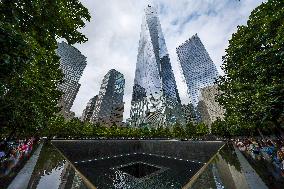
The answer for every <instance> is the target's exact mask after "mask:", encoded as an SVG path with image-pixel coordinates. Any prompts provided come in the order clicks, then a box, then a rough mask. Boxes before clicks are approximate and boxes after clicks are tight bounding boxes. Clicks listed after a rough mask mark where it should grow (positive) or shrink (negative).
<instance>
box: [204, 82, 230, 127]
mask: <svg viewBox="0 0 284 189" xmlns="http://www.w3.org/2000/svg"><path fill="white" fill-rule="evenodd" d="M218 95H221V92H220V91H219V90H218V86H217V85H212V86H207V87H204V88H202V89H201V90H200V98H199V102H202V103H201V104H204V108H205V109H206V111H207V116H204V115H203V114H201V115H202V116H201V117H202V121H203V122H204V123H206V124H207V125H208V126H209V128H210V126H211V124H212V123H213V122H214V121H216V120H217V118H220V119H223V118H224V114H225V109H224V108H223V107H222V106H221V105H220V104H219V103H218V102H217V100H216V98H217V96H218ZM200 112H202V110H201V111H200Z"/></svg>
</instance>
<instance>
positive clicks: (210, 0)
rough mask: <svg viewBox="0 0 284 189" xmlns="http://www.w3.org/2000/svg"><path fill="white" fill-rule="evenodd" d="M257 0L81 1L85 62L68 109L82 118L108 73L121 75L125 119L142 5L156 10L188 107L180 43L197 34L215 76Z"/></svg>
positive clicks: (258, 3) (130, 93) (258, 0)
mask: <svg viewBox="0 0 284 189" xmlns="http://www.w3.org/2000/svg"><path fill="white" fill-rule="evenodd" d="M262 2H263V1H262V0H240V1H239V0H153V1H143V0H104V1H101V0H82V3H83V4H84V5H85V6H86V7H87V8H88V9H89V12H90V13H91V16H92V19H91V22H89V23H87V24H86V27H85V28H83V29H82V30H81V31H82V32H83V33H84V34H85V35H86V36H87V37H88V39H89V40H88V42H86V43H84V44H76V45H75V47H76V48H78V49H79V50H80V51H81V52H82V54H84V55H85V56H86V57H87V67H86V68H85V70H84V73H83V76H82V78H81V80H80V83H81V88H80V90H79V92H78V95H77V98H76V100H75V102H74V105H73V107H72V109H71V110H72V111H74V112H75V113H76V116H81V114H82V111H83V109H84V108H85V106H86V104H87V102H88V100H89V99H90V98H92V97H93V96H94V95H97V94H98V93H99V88H100V84H101V81H102V79H103V76H104V75H105V74H106V73H107V72H108V70H110V69H113V68H114V69H116V70H118V71H119V72H121V73H123V74H124V77H125V80H126V86H125V94H124V102H125V112H124V120H125V119H126V118H128V117H129V111H130V101H131V95H132V86H133V81H134V74H135V66H136V58H137V57H136V56H137V50H138V42H139V35H140V28H141V22H142V17H143V9H144V7H145V6H146V5H147V4H149V3H150V4H153V3H154V4H156V5H157V6H158V7H159V18H160V22H161V26H162V30H163V33H164V37H165V41H166V45H167V48H168V52H169V55H170V59H171V63H172V67H173V71H174V74H175V78H176V81H177V86H178V91H179V93H180V96H181V99H182V102H183V103H187V102H188V99H189V97H188V95H187V92H186V85H185V84H184V82H183V78H182V75H181V72H180V67H179V63H178V61H177V55H176V52H175V49H176V47H178V46H179V45H180V44H181V43H183V42H184V41H185V40H187V39H188V38H190V37H191V36H192V35H194V34H195V33H197V34H198V36H199V37H200V39H201V40H202V42H203V44H204V46H205V48H206V49H207V51H208V53H209V55H210V57H211V58H212V60H213V62H214V63H215V65H216V67H217V69H218V71H219V73H220V74H221V75H222V74H223V72H222V70H221V68H220V66H221V64H222V56H224V55H225V49H226V48H227V46H228V40H229V39H230V38H231V36H232V34H233V33H234V32H236V30H237V26H238V25H244V24H246V21H247V19H248V16H249V15H250V12H251V11H252V10H253V9H254V8H255V7H257V6H258V5H260V4H261V3H262Z"/></svg>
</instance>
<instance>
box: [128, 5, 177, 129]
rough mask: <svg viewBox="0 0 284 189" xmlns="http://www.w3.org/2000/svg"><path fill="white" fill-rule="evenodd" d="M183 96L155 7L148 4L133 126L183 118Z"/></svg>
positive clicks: (139, 52) (134, 94)
mask: <svg viewBox="0 0 284 189" xmlns="http://www.w3.org/2000/svg"><path fill="white" fill-rule="evenodd" d="M178 109H180V98H179V94H178V91H177V86H176V81H175V78H174V74H173V71H172V66H171V63H170V58H169V55H168V51H167V47H166V43H165V39H164V36H163V33H162V29H161V25H160V21H159V18H158V13H157V10H156V8H155V7H153V6H150V5H148V6H147V7H146V9H145V16H144V17H143V21H142V25H141V33H140V40H139V47H138V55H137V63H136V72H135V79H134V86H133V94H132V101H131V111H130V118H131V122H132V125H134V126H143V125H154V126H162V125H163V126H165V125H167V124H169V123H174V122H176V121H177V120H179V119H181V117H182V116H180V115H179V113H177V112H178V111H177V110H178Z"/></svg>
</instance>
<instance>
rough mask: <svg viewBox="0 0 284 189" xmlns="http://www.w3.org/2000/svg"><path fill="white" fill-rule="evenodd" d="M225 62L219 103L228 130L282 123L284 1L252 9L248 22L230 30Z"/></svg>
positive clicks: (235, 131)
mask: <svg viewBox="0 0 284 189" xmlns="http://www.w3.org/2000/svg"><path fill="white" fill-rule="evenodd" d="M223 61H224V63H223V70H224V73H225V75H224V76H221V77H220V78H219V79H218V81H217V83H218V86H219V89H220V90H221V91H222V92H223V93H222V94H221V95H220V96H219V99H218V101H219V102H220V104H221V105H223V106H224V108H225V109H226V121H227V122H229V123H230V125H229V124H228V127H230V128H228V130H229V132H230V133H231V134H232V135H238V134H243V132H244V131H249V133H250V134H253V133H255V130H256V129H260V130H267V128H266V127H271V126H274V127H278V128H280V127H283V125H284V123H283V117H284V83H283V81H284V74H283V73H284V1H279V0H268V1H267V2H265V3H262V4H261V5H260V6H259V7H257V8H256V9H254V10H253V11H252V13H251V15H250V17H249V20H248V22H247V26H239V27H238V30H237V32H236V33H235V34H233V36H232V39H231V40H230V41H229V47H228V49H226V55H225V56H224V57H223ZM214 127H215V126H214ZM216 127H222V126H221V125H218V124H217V125H216ZM216 129H217V130H220V132H221V133H222V134H225V135H226V134H227V132H228V131H225V130H224V128H216ZM242 129H244V131H243V132H242V131H241V130H242ZM214 132H215V131H214Z"/></svg>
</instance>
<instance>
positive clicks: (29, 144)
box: [0, 137, 35, 179]
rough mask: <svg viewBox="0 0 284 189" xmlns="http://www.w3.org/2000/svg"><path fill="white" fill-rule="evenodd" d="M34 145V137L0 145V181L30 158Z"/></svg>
mask: <svg viewBox="0 0 284 189" xmlns="http://www.w3.org/2000/svg"><path fill="white" fill-rule="evenodd" d="M34 144H35V138H34V137H31V138H29V139H25V140H16V141H8V142H7V141H2V142H1V143H0V179H1V178H2V177H5V176H7V175H9V174H10V173H11V172H13V171H12V170H13V169H14V168H16V167H17V166H19V165H20V164H21V162H22V161H23V160H24V159H28V158H29V157H30V154H31V152H32V149H33V146H34Z"/></svg>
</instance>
